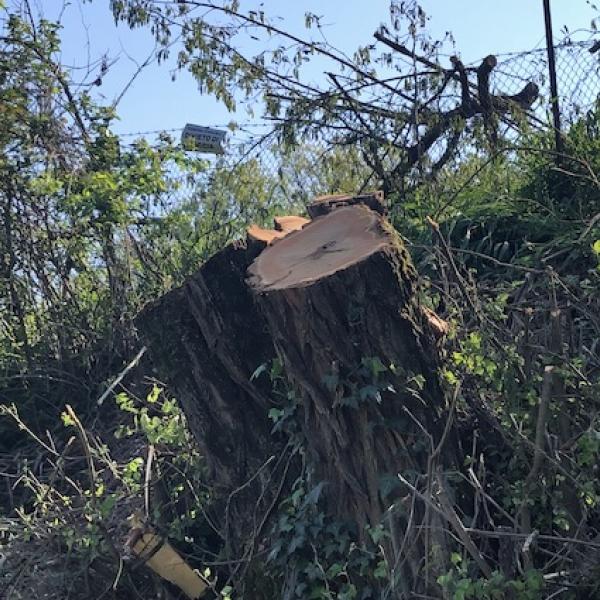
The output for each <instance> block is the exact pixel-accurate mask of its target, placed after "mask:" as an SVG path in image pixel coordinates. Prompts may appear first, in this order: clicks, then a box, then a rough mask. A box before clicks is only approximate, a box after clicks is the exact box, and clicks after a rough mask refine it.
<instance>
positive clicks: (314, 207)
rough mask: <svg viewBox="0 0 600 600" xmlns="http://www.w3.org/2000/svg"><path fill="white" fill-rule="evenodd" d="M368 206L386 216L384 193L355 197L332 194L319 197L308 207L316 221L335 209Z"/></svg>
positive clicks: (371, 193)
mask: <svg viewBox="0 0 600 600" xmlns="http://www.w3.org/2000/svg"><path fill="white" fill-rule="evenodd" d="M356 205H361V206H367V207H368V208H370V209H371V210H374V211H375V212H378V213H379V214H381V215H385V213H386V207H385V201H384V197H383V192H381V191H378V192H367V193H365V194H359V195H358V196H353V195H351V194H330V195H328V196H319V197H318V198H317V199H316V200H315V201H314V202H312V203H311V204H309V205H308V207H307V211H308V214H309V215H310V217H311V218H313V219H316V218H317V217H320V216H322V215H326V214H327V213H329V212H331V211H332V210H334V209H337V208H340V207H341V206H356Z"/></svg>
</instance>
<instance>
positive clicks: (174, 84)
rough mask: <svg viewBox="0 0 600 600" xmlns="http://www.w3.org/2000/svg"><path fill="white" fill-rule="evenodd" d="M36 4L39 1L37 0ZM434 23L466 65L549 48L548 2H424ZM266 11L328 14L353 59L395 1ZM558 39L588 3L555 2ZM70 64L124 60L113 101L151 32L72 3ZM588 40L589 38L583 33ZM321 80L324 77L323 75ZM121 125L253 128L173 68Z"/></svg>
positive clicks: (113, 73)
mask: <svg viewBox="0 0 600 600" xmlns="http://www.w3.org/2000/svg"><path fill="white" fill-rule="evenodd" d="M34 1H35V0H34ZM37 4H38V6H39V7H43V12H44V13H45V14H46V16H47V17H48V18H54V17H56V16H57V15H58V14H59V13H60V12H61V9H62V6H63V0H37ZM258 4H259V0H242V2H241V5H242V8H244V7H245V8H246V9H252V8H256V7H257V6H258ZM421 4H422V6H423V8H424V9H425V11H426V12H427V14H428V15H429V17H430V21H429V30H430V31H431V33H432V36H433V37H434V38H436V37H439V36H443V34H444V32H445V31H452V32H453V35H454V38H455V40H456V48H457V51H458V52H459V53H460V54H461V56H462V57H463V59H464V60H465V61H466V62H470V61H474V60H477V59H478V58H481V57H483V56H485V55H487V54H490V53H495V54H499V53H504V52H511V51H520V50H527V49H531V48H534V47H538V46H540V45H543V42H544V20H543V11H542V0H502V1H500V0H422V2H421ZM263 5H264V6H263V10H265V12H266V13H267V14H270V15H278V16H279V17H281V19H282V20H281V21H280V23H281V26H282V27H283V28H289V29H290V30H291V31H294V32H298V33H301V32H302V31H303V23H304V13H305V12H306V11H312V12H314V13H316V14H319V15H323V19H322V22H323V23H326V24H327V27H326V35H327V37H328V39H329V41H330V42H331V43H332V44H333V45H334V46H336V47H338V48H340V49H343V50H345V51H347V52H348V53H350V54H351V53H352V51H353V50H354V49H355V48H356V47H357V46H358V45H360V44H367V43H369V42H370V41H371V36H372V33H373V32H374V31H375V29H376V28H377V27H378V26H379V25H380V24H381V23H387V22H388V15H389V3H388V0H368V1H365V0H362V1H361V0H303V1H302V2H299V1H297V0H294V1H291V0H265V2H263ZM552 11H553V20H554V33H555V38H557V39H559V38H562V34H561V28H562V27H563V26H565V25H566V26H567V27H568V28H569V30H570V31H575V30H578V29H587V30H589V28H590V22H591V20H592V18H594V17H595V16H596V15H597V13H596V11H595V10H593V9H592V8H591V7H590V6H589V4H588V3H587V2H586V0H552ZM62 23H63V26H64V29H63V55H62V60H63V62H64V63H65V64H68V65H73V66H77V67H82V66H85V65H86V64H87V63H88V60H93V59H95V58H97V57H98V56H100V55H102V54H106V55H108V57H109V59H114V60H116V63H115V64H114V65H113V66H111V68H110V70H109V72H108V74H107V76H106V77H105V78H104V81H103V85H102V86H101V87H100V88H95V89H96V93H99V94H102V95H104V97H105V98H106V99H107V100H109V101H111V100H112V99H114V97H115V96H116V95H118V94H119V93H120V91H121V90H122V89H123V87H124V86H125V85H126V83H127V82H128V81H129V79H130V77H131V75H132V73H134V72H135V70H136V68H137V67H136V64H140V63H142V62H143V61H144V60H146V58H147V57H148V56H149V54H150V53H151V51H152V48H153V43H152V39H151V36H150V33H149V32H148V31H145V30H136V31H130V30H129V29H128V28H127V27H126V26H124V25H119V26H118V27H117V26H116V25H115V24H114V21H113V19H112V15H111V14H110V11H109V3H108V0H93V2H92V3H89V2H85V3H84V2H82V1H81V0H70V5H69V6H67V8H66V9H65V10H64V12H63V14H62ZM581 36H583V37H585V38H587V37H588V36H589V34H583V33H582V34H581ZM316 77H318V74H317V75H316ZM119 114H120V117H121V121H120V123H119V124H118V125H116V127H115V130H116V131H118V132H119V133H133V132H138V131H149V130H157V129H171V128H173V129H176V128H181V127H183V125H185V123H186V122H193V123H198V124H201V125H207V126H212V125H223V124H225V123H227V122H229V121H230V120H232V119H233V120H237V121H239V122H247V121H248V120H249V119H248V117H247V116H246V114H245V113H244V112H243V111H242V112H240V113H239V114H237V115H231V114H230V113H228V112H227V110H226V109H225V108H224V107H223V106H221V105H220V104H219V103H217V102H216V101H215V100H214V99H213V98H211V97H206V96H201V95H200V94H199V93H198V91H197V86H196V84H195V82H194V81H193V79H192V77H191V76H190V75H188V74H187V73H185V72H181V73H178V74H177V77H176V79H175V81H171V72H170V65H165V64H163V65H156V64H152V65H151V66H149V67H147V68H146V69H144V70H143V72H142V73H141V74H140V75H139V77H138V78H137V79H136V80H135V81H134V82H133V84H132V85H131V87H130V88H129V90H128V91H127V93H126V94H125V96H124V97H123V100H122V101H121V103H120V105H119Z"/></svg>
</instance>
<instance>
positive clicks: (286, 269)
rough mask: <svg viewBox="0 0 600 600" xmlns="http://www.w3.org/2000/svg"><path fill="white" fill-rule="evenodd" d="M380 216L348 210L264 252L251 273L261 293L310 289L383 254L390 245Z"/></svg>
mask: <svg viewBox="0 0 600 600" xmlns="http://www.w3.org/2000/svg"><path fill="white" fill-rule="evenodd" d="M381 223H382V221H381V219H380V217H379V215H378V214H377V213H374V212H373V211H371V210H368V209H365V208H360V207H358V208H357V207H346V208H340V209H337V210H336V211H335V214H332V215H331V217H329V218H325V217H324V218H321V219H317V220H316V221H314V222H313V223H311V225H310V226H309V227H306V228H305V229H304V230H302V231H301V232H297V233H295V234H291V235H288V236H286V238H285V239H284V240H281V242H279V243H278V245H277V249H276V251H274V252H266V251H265V252H263V253H262V254H261V255H260V256H259V258H258V259H257V260H256V261H255V262H254V263H253V264H252V266H251V267H250V269H249V271H248V272H249V274H250V275H251V276H252V277H251V280H250V282H251V285H252V286H253V287H254V288H255V289H256V290H259V291H265V290H269V289H282V288H285V287H294V286H298V285H308V284H310V283H312V282H313V281H315V280H316V279H320V278H323V277H327V276H328V275H331V274H332V273H334V272H335V271H337V270H339V269H343V268H345V267H347V266H348V265H350V264H353V263H355V262H358V261H360V260H361V259H362V258H364V257H366V256H368V255H369V254H372V253H373V252H376V251H377V250H380V249H381V248H382V247H383V246H384V245H385V244H387V242H388V238H387V235H386V233H385V231H384V229H383V228H382V227H381Z"/></svg>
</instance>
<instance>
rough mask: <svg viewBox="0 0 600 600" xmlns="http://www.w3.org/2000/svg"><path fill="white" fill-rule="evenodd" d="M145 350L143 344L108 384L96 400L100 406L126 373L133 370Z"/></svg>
mask: <svg viewBox="0 0 600 600" xmlns="http://www.w3.org/2000/svg"><path fill="white" fill-rule="evenodd" d="M145 352H146V346H142V349H141V350H140V351H139V352H138V353H137V354H136V355H135V358H134V359H133V360H132V361H131V362H130V363H129V364H128V365H127V366H126V367H125V368H124V369H123V370H122V371H121V372H120V373H119V374H118V375H117V377H116V379H115V380H114V381H113V382H112V383H111V384H110V385H109V386H108V388H107V389H106V391H105V392H104V394H102V396H100V398H98V400H97V401H96V404H98V406H102V404H103V403H104V401H105V400H106V398H108V396H109V394H110V393H111V392H112V391H113V390H114V389H115V388H116V387H117V386H118V385H119V383H121V381H123V378H124V377H125V375H127V373H129V371H131V369H133V367H135V366H136V365H137V364H138V362H139V360H140V358H142V356H144V354H145Z"/></svg>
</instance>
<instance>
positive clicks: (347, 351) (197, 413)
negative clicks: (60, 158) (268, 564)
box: [138, 194, 460, 591]
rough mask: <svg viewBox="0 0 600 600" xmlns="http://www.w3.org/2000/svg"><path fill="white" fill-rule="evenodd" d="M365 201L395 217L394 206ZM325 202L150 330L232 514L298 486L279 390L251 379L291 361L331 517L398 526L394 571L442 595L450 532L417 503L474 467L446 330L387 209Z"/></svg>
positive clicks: (210, 269) (183, 297)
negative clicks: (441, 346) (459, 420)
mask: <svg viewBox="0 0 600 600" xmlns="http://www.w3.org/2000/svg"><path fill="white" fill-rule="evenodd" d="M365 198H366V201H367V204H369V205H372V206H373V207H374V208H376V209H380V208H381V212H383V209H382V207H383V204H382V198H381V196H380V195H378V194H373V195H367V196H365ZM316 204H318V206H317V207H316V208H315V209H314V210H313V211H312V213H311V214H314V215H319V214H320V215H321V216H317V217H316V218H315V219H314V220H313V221H311V222H305V221H298V220H296V221H290V220H288V221H285V220H279V222H278V223H277V222H276V227H277V228H278V229H280V232H281V233H282V234H284V235H285V237H282V238H279V237H278V236H273V235H271V234H270V233H269V234H267V235H263V233H262V231H266V230H257V229H252V230H250V231H249V245H244V244H233V245H231V246H228V247H227V248H226V249H225V250H223V251H221V252H220V253H218V254H217V255H216V256H214V257H213V258H212V259H210V260H209V261H208V262H207V263H206V264H205V265H204V266H202V267H201V268H200V269H199V271H198V272H197V273H196V274H195V275H194V276H193V277H191V278H190V279H189V281H188V282H187V283H186V284H185V285H184V286H183V287H182V288H180V289H178V290H174V291H173V292H171V293H170V294H168V295H167V296H165V297H164V298H162V299H160V300H159V301H158V302H156V303H155V304H153V305H152V306H150V307H149V308H148V309H146V310H145V311H144V313H143V314H142V315H141V316H140V317H139V319H138V325H139V327H140V329H141V331H142V332H143V334H144V335H145V337H146V338H147V339H148V341H149V347H150V350H151V352H152V354H153V356H154V357H155V362H156V365H157V369H158V372H159V374H160V376H161V377H162V378H163V379H165V380H166V381H167V382H168V383H169V384H170V386H171V387H172V389H173V391H174V392H175V393H176V395H177V397H178V399H179V400H180V402H181V404H182V407H183V410H184V411H185V414H186V416H187V417H188V420H189V423H190V428H191V429H192V431H193V433H194V435H195V436H196V438H197V439H198V442H199V444H200V447H201V449H202V451H203V452H204V454H205V456H206V459H207V461H208V463H209V465H210V466H211V467H212V469H211V474H212V475H211V477H212V479H211V481H209V483H211V484H216V485H217V486H220V487H221V488H222V489H223V490H225V491H226V492H227V493H228V494H229V495H230V498H231V497H234V498H235V502H234V503H233V504H234V505H235V512H232V514H231V518H232V519H240V520H241V521H242V522H244V521H247V520H248V519H247V516H244V512H243V511H244V510H245V511H246V515H247V514H252V515H254V517H255V520H256V514H257V511H256V509H255V508H254V506H255V505H257V503H258V504H260V503H261V502H263V503H264V504H268V503H269V502H272V501H274V496H273V494H272V493H271V494H265V490H266V488H267V486H268V485H269V482H270V485H271V486H273V487H277V486H276V485H274V484H273V480H274V479H275V478H278V481H279V482H281V483H282V486H280V488H279V489H280V490H281V489H284V486H283V483H284V472H283V470H282V467H281V464H280V463H281V460H279V461H278V460H275V459H271V460H272V461H273V463H275V464H277V465H279V466H278V467H277V468H278V469H279V470H278V471H277V469H276V468H275V466H274V465H271V464H270V463H269V460H270V457H272V456H278V457H280V456H282V448H283V446H282V444H283V443H284V441H283V440H279V439H276V438H275V437H274V436H273V435H272V434H271V433H270V431H271V429H270V426H271V423H270V422H269V419H268V413H269V410H270V408H271V407H273V406H275V404H274V402H273V400H272V398H271V396H270V390H269V389H268V387H269V385H270V382H268V380H267V378H257V379H255V380H252V377H251V376H252V373H253V372H254V371H255V369H256V368H257V367H258V366H259V365H261V364H264V363H268V362H269V361H270V360H271V359H273V358H274V357H275V356H278V357H279V359H280V360H281V362H282V364H283V365H284V371H285V375H286V376H287V378H288V379H289V381H290V382H291V383H292V384H293V385H294V387H295V389H296V393H297V398H296V400H297V402H298V407H297V408H298V413H299V414H300V415H301V416H302V428H303V437H304V439H305V442H304V444H305V447H306V450H307V452H306V458H307V462H308V466H309V468H310V470H311V472H312V477H313V480H314V481H315V482H324V483H325V487H324V489H325V502H326V506H327V509H328V511H329V512H330V514H331V515H332V516H334V517H339V518H342V519H345V520H350V521H352V522H354V523H355V524H356V527H357V532H358V535H359V537H360V538H361V539H363V540H364V539H366V538H367V535H366V534H367V528H368V527H375V526H378V525H380V524H381V523H384V524H385V525H386V526H388V527H389V529H390V533H391V535H390V538H391V541H390V542H389V544H388V547H387V548H386V552H388V558H389V559H390V560H391V563H390V564H392V565H393V564H394V561H395V560H396V559H398V560H399V561H400V555H403V559H402V561H401V567H400V568H399V569H398V572H399V573H400V574H401V575H400V578H401V579H402V581H403V584H404V585H405V586H406V589H407V590H410V591H416V590H418V589H421V590H428V589H430V588H431V586H430V585H429V584H428V583H427V582H425V583H423V570H424V568H426V569H428V571H429V573H430V574H431V576H432V579H433V581H435V576H436V575H438V574H440V573H442V572H444V569H445V568H446V564H447V563H446V561H445V560H444V558H442V559H441V560H438V564H437V566H434V567H433V568H431V565H429V564H428V561H429V555H430V554H431V549H432V548H433V547H437V551H438V554H442V555H444V547H445V538H444V536H445V533H444V531H446V530H447V523H440V522H439V517H437V516H436V514H435V513H434V514H430V511H429V510H428V509H426V504H425V503H422V502H420V501H417V502H416V507H415V503H413V506H412V508H411V506H410V504H411V500H410V499H411V498H413V491H411V490H412V489H413V488H412V487H411V486H414V487H416V488H419V489H421V490H423V489H427V490H429V492H431V491H432V489H433V488H434V487H435V486H436V485H438V480H439V479H440V478H439V477H438V476H435V473H443V472H444V471H446V470H448V469H452V468H454V467H455V466H456V465H457V464H460V459H459V454H460V452H459V444H458V441H457V435H456V434H455V430H454V428H453V427H451V426H449V427H447V420H448V415H449V408H448V405H447V402H446V399H445V396H444V393H443V392H442V387H441V385H440V381H439V375H438V367H439V358H438V350H437V348H438V346H437V342H438V339H439V336H440V335H443V333H444V327H443V325H444V324H443V322H440V320H439V319H437V318H434V317H435V315H433V316H432V314H431V312H430V311H427V310H426V309H424V308H423V307H422V306H421V305H420V303H419V300H418V287H417V275H416V272H415V270H414V268H413V266H412V263H411V260H410V257H409V255H408V252H407V251H406V248H405V246H404V244H403V242H402V240H401V238H400V236H399V235H398V233H397V232H396V231H395V230H394V229H393V228H392V227H391V225H390V224H389V223H388V222H387V221H386V219H385V218H384V217H383V216H382V214H380V212H379V210H378V211H377V212H376V211H374V210H371V209H370V208H368V207H367V206H364V205H362V204H361V202H360V201H359V199H355V198H352V197H339V196H337V197H333V198H332V197H330V198H323V199H320V200H319V201H318V202H317V203H316ZM292 224H293V225H294V227H291V225H292ZM286 225H290V227H287V229H288V230H291V229H296V230H292V231H291V232H288V231H285V229H286ZM297 227H300V228H297ZM267 244H269V245H267ZM248 267H249V268H248ZM436 319H437V320H436ZM261 382H262V383H261ZM442 445H443V446H444V447H443V448H442ZM265 465H266V466H265ZM398 473H401V474H402V476H403V478H404V481H405V482H408V483H403V482H402V481H401V480H400V479H399V478H398ZM257 474H258V475H257ZM255 477H256V480H257V481H259V483H257V482H256V481H255V480H254V478H255ZM249 479H250V480H251V484H250V483H248V484H246V483H245V482H248V480H249ZM434 479H435V481H434ZM238 488H243V493H239V494H238V493H237V492H236V490H237V489H238ZM265 496H266V497H267V498H268V501H265ZM272 505H274V504H272ZM228 506H229V502H228ZM232 511H233V509H232ZM265 511H266V509H265V510H263V513H262V514H264V515H265V516H264V518H263V519H262V523H263V524H264V523H265V522H266V521H267V516H268V515H267V514H266V512H265ZM411 511H412V513H411ZM409 513H411V515H409ZM436 519H438V520H437V521H436ZM259 520H260V519H259ZM430 529H435V532H434V533H429V530H430ZM257 533H258V532H257V527H256V525H253V526H252V527H250V529H249V528H248V526H247V524H246V523H243V524H242V525H239V526H238V527H237V529H236V530H235V536H234V537H235V540H236V542H237V543H241V544H242V545H243V543H244V540H245V539H246V540H247V539H248V536H254V538H256V537H257ZM231 535H233V534H231ZM244 536H245V537H244ZM408 537H411V543H410V544H408V546H407V544H406V543H403V541H402V540H403V539H404V540H405V541H406V539H407V538H408ZM252 543H253V544H254V543H255V541H253V542H252ZM424 563H425V565H426V567H424Z"/></svg>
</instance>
